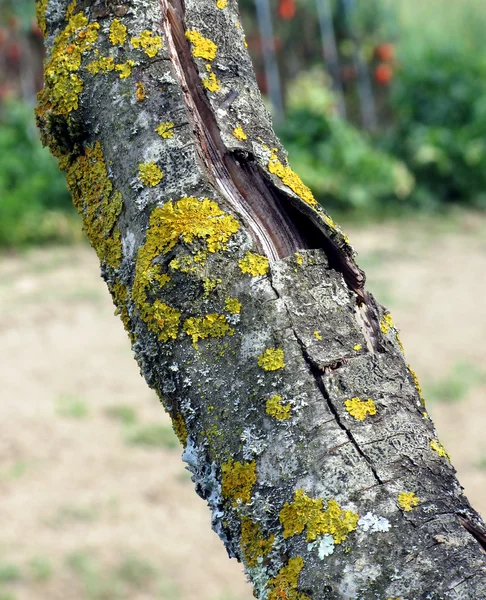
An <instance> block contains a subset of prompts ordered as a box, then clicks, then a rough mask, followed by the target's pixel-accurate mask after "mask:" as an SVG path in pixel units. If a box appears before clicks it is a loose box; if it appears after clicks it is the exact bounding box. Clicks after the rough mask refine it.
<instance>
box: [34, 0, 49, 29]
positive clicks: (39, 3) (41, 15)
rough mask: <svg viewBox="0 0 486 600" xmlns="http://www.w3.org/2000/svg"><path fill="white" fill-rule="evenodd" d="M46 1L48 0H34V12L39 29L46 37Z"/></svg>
mask: <svg viewBox="0 0 486 600" xmlns="http://www.w3.org/2000/svg"><path fill="white" fill-rule="evenodd" d="M48 1H49V0H35V14H36V17H37V23H38V24H39V29H40V30H41V32H42V35H43V36H44V37H46V34H47V25H46V10H47V3H48Z"/></svg>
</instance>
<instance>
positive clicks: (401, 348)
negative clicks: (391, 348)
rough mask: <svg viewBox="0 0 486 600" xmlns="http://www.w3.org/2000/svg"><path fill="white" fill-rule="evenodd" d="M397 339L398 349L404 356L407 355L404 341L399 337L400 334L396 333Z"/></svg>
mask: <svg viewBox="0 0 486 600" xmlns="http://www.w3.org/2000/svg"><path fill="white" fill-rule="evenodd" d="M395 338H396V340H397V344H398V347H399V348H400V350H401V351H402V354H405V348H404V347H403V344H402V340H401V339H400V336H399V335H398V332H396V333H395Z"/></svg>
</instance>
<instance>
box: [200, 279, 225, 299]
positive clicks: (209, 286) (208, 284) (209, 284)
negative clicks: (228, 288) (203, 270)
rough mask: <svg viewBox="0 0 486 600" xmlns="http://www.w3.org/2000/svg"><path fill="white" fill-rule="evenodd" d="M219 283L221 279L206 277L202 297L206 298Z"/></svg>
mask: <svg viewBox="0 0 486 600" xmlns="http://www.w3.org/2000/svg"><path fill="white" fill-rule="evenodd" d="M220 283H221V279H211V278H210V277H206V279H205V280H204V283H203V288H204V297H205V298H208V296H209V294H210V293H211V292H212V291H213V290H215V289H216V287H217V286H218V285H219V284H220Z"/></svg>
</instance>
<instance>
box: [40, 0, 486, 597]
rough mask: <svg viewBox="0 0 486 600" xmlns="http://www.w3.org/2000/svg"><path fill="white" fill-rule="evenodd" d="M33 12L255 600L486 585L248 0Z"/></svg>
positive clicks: (482, 588)
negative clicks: (284, 107)
mask: <svg viewBox="0 0 486 600" xmlns="http://www.w3.org/2000/svg"><path fill="white" fill-rule="evenodd" d="M37 8H38V15H39V19H40V23H41V27H44V26H45V31H46V47H47V53H48V55H47V59H46V85H45V88H44V90H43V92H41V94H40V95H39V106H38V109H37V116H38V123H39V126H40V128H41V132H42V136H43V140H44V143H46V144H48V145H49V147H50V148H51V150H52V152H53V153H54V154H55V156H57V157H58V158H59V162H60V166H61V168H62V169H63V170H65V171H66V174H67V181H68V185H69V187H70V189H71V190H72V193H73V199H74V202H75V205H76V206H77V208H78V210H79V212H80V213H81V214H82V216H83V222H84V227H85V230H86V232H87V235H88V237H89V239H90V241H91V243H92V245H93V246H94V248H95V250H96V251H97V253H98V255H99V258H100V262H101V268H102V276H103V278H104V279H105V281H106V282H107V284H108V288H109V289H110V292H111V294H112V296H113V300H114V302H115V304H116V306H117V311H118V312H119V314H120V316H121V318H122V321H123V323H124V326H125V328H126V329H127V332H128V334H129V337H130V340H131V343H132V348H133V351H134V353H135V356H136V359H137V361H138V364H139V365H140V370H141V373H142V374H143V376H144V377H145V379H146V381H147V383H148V384H149V385H150V386H151V387H152V388H153V389H155V390H156V392H157V394H158V395H159V397H160V399H161V402H162V403H163V405H164V406H165V408H166V410H167V411H168V412H169V413H170V415H171V417H172V419H173V424H174V429H175V431H176V433H177V434H178V436H179V438H180V440H181V442H182V444H183V446H184V453H183V459H184V460H185V461H186V463H187V465H188V468H189V469H190V471H191V472H192V474H193V481H194V483H195V486H196V491H197V492H198V493H199V494H200V495H201V496H202V497H203V498H205V499H206V500H207V502H208V505H209V507H210V509H211V511H212V525H213V528H214V530H215V531H216V532H217V533H218V535H219V536H220V537H221V539H222V540H223V542H224V544H225V546H226V549H227V551H228V554H229V556H231V557H236V558H237V559H238V560H240V561H242V562H243V563H244V565H245V569H246V572H247V573H248V576H249V579H250V581H251V583H252V584H253V587H254V590H255V596H256V597H258V598H260V599H267V600H306V599H308V598H312V600H321V599H322V600H324V599H329V600H331V599H332V600H333V599H360V600H371V599H373V600H375V599H380V600H387V599H389V600H391V599H401V600H413V599H417V600H418V599H430V600H442V599H459V598H462V599H466V598H468V599H469V598H470V599H475V600H481V599H486V568H485V567H486V565H485V552H484V546H485V540H486V537H485V533H486V527H485V525H484V523H483V522H482V520H481V518H480V517H479V515H477V513H475V511H474V510H473V509H472V508H471V507H470V505H469V503H468V501H467V499H466V498H465V496H464V495H463V493H462V489H461V487H460V485H459V483H458V481H457V479H456V477H455V471H454V469H453V467H452V466H451V464H450V462H449V460H448V457H447V454H446V452H445V450H444V448H443V447H442V445H441V444H440V442H439V441H438V439H437V434H436V432H435V430H434V426H433V423H432V422H431V420H430V418H429V417H428V415H427V413H426V410H425V408H424V405H423V401H422V399H421V397H420V388H419V387H418V383H417V381H416V378H415V376H414V374H413V372H412V371H411V370H410V369H409V368H408V367H407V363H406V361H405V358H404V355H403V352H402V348H401V344H400V342H399V338H398V332H397V330H396V328H395V326H394V325H393V322H392V319H391V316H390V315H389V313H388V311H386V309H384V308H383V307H382V306H380V305H379V304H378V303H377V302H375V300H374V299H373V297H372V296H371V295H370V294H369V293H368V292H367V291H366V290H365V287H364V275H363V273H362V272H361V271H360V269H359V268H358V267H357V266H356V264H355V262H354V254H353V249H352V247H351V246H350V245H349V242H348V240H347V238H346V236H344V234H342V232H341V231H340V230H339V228H337V226H335V224H334V223H333V221H332V219H330V217H329V216H328V215H327V214H326V213H325V211H324V210H323V209H322V208H320V207H319V206H318V205H317V203H316V202H315V200H314V199H313V197H312V195H311V193H310V191H309V190H308V189H307V188H306V187H305V186H304V184H302V182H301V181H300V180H299V179H298V177H297V176H296V175H295V174H294V173H293V172H292V171H291V170H290V167H288V165H287V163H286V155H285V152H284V150H283V149H282V147H281V145H280V143H279V141H278V139H277V138H276V136H275V134H274V132H273V130H272V126H271V122H270V119H269V116H268V114H267V111H266V109H265V107H264V105H263V102H262V100H261V97H260V94H259V91H258V88H257V85H256V81H255V78H254V74H253V69H252V65H251V61H250V58H249V55H248V52H247V50H246V47H245V42H244V34H243V32H242V29H241V25H240V24H239V20H238V19H239V17H238V11H237V3H236V0H228V2H226V1H225V0H186V1H185V2H183V0H160V1H155V0H130V1H127V2H122V0H119V1H114V0H90V1H89V0H79V1H78V2H77V3H75V2H74V3H73V2H69V1H68V0H49V1H46V0H40V1H38V2H37ZM156 129H158V131H156ZM120 376H121V377H123V374H121V375H120ZM195 551H196V552H197V549H195ZM188 576H190V575H189V574H188Z"/></svg>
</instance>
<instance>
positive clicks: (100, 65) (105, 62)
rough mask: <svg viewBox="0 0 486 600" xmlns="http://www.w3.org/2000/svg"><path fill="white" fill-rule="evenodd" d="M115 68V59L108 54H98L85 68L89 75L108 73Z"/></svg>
mask: <svg viewBox="0 0 486 600" xmlns="http://www.w3.org/2000/svg"><path fill="white" fill-rule="evenodd" d="M114 68H115V61H114V60H113V59H112V58H111V57H109V56H100V57H98V58H96V59H95V60H93V61H92V62H90V63H89V64H87V65H86V70H87V71H88V72H89V73H91V75H97V74H98V73H104V74H106V73H110V72H111V71H113V69H114Z"/></svg>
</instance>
